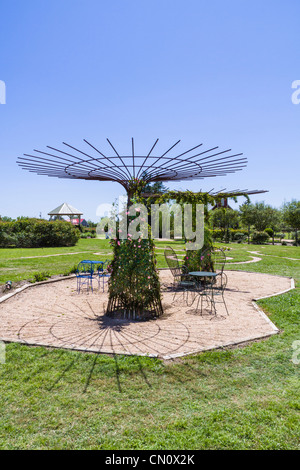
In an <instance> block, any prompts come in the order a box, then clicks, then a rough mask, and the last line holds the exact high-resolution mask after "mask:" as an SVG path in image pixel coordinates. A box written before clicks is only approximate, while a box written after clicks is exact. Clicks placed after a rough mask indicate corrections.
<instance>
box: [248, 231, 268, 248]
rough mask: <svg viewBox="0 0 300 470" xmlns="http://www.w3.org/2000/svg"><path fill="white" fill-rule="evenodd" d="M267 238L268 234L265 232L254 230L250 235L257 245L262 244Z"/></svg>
mask: <svg viewBox="0 0 300 470" xmlns="http://www.w3.org/2000/svg"><path fill="white" fill-rule="evenodd" d="M268 240H269V235H268V234H267V233H266V232H254V233H253V235H252V242H253V243H255V244H257V245H263V244H264V243H266V242H267V241H268Z"/></svg>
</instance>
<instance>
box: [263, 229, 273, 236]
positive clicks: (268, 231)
mask: <svg viewBox="0 0 300 470" xmlns="http://www.w3.org/2000/svg"><path fill="white" fill-rule="evenodd" d="M265 232H266V233H267V234H268V235H269V237H273V233H274V230H273V229H272V228H266V229H265Z"/></svg>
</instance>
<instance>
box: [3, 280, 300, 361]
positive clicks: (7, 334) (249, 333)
mask: <svg viewBox="0 0 300 470" xmlns="http://www.w3.org/2000/svg"><path fill="white" fill-rule="evenodd" d="M227 275H228V288H227V290H226V293H225V299H226V302H227V306H228V310H229V316H227V315H226V311H225V308H224V305H223V304H221V303H220V304H217V315H216V316H211V315H210V314H209V312H208V311H204V313H203V315H202V316H201V315H199V314H195V312H194V308H193V307H194V306H192V307H187V305H186V304H185V303H184V302H183V301H182V299H181V298H180V296H177V297H176V298H175V302H173V294H172V293H169V292H163V307H164V312H165V313H164V315H163V316H162V317H160V318H158V319H156V320H151V321H147V322H135V321H128V320H117V319H110V318H107V317H106V316H105V315H104V311H105V306H106V303H107V292H104V293H102V291H101V290H100V291H98V290H95V291H94V293H93V294H91V293H90V294H87V293H86V292H82V293H80V294H78V293H77V291H76V279H75V278H70V279H67V280H62V281H59V282H55V283H47V284H42V285H36V286H33V287H30V288H28V289H26V290H24V291H22V292H20V293H18V294H16V295H14V296H13V297H11V298H9V299H8V300H6V301H4V302H2V303H0V339H2V340H4V341H16V342H22V343H25V344H29V345H42V346H50V347H51V346H52V347H58V348H67V349H76V350H82V351H89V352H96V353H110V354H134V355H150V356H155V357H160V358H163V359H171V358H175V357H180V356H183V355H187V354H193V353H196V352H200V351H205V350H209V349H213V348H220V347H226V346H230V345H235V344H238V343H244V342H247V341H252V340H255V339H260V338H265V337H268V336H270V335H273V334H276V333H278V330H277V328H276V326H275V325H274V324H273V323H271V321H270V320H269V319H268V317H267V316H266V315H265V314H264V313H263V312H261V311H260V310H259V309H258V308H257V306H256V305H255V304H254V303H253V299H258V298H261V297H265V296H270V295H274V294H277V293H280V292H282V291H286V290H288V289H290V288H291V286H292V283H291V279H289V278H286V277H281V276H272V275H268V274H259V273H246V272H240V271H239V272H234V271H228V272H227ZM160 276H161V281H162V283H163V284H168V283H170V282H171V280H172V278H171V275H170V272H169V271H161V272H160ZM95 285H97V283H95Z"/></svg>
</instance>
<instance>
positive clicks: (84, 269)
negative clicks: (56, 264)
mask: <svg viewBox="0 0 300 470" xmlns="http://www.w3.org/2000/svg"><path fill="white" fill-rule="evenodd" d="M93 272H94V267H93V263H91V262H90V261H88V260H85V261H80V263H79V264H78V266H77V271H76V276H86V275H90V276H92V275H93Z"/></svg>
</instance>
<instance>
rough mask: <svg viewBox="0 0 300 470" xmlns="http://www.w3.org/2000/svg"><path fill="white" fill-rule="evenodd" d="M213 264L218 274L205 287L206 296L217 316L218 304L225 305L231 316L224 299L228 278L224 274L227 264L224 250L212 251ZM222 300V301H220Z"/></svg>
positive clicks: (214, 270)
mask: <svg viewBox="0 0 300 470" xmlns="http://www.w3.org/2000/svg"><path fill="white" fill-rule="evenodd" d="M210 256H211V262H212V268H213V272H215V273H216V276H215V277H214V278H212V280H211V283H210V284H207V285H206V286H205V295H206V296H207V297H208V298H209V299H210V303H211V310H212V313H213V312H214V314H215V315H216V313H217V311H216V303H218V302H222V303H224V306H225V309H226V313H227V315H229V312H228V309H227V305H226V302H225V298H224V291H225V289H226V286H227V282H228V279H227V276H226V274H225V273H224V268H225V264H226V254H225V251H224V250H223V249H221V248H220V249H213V250H212V251H211V254H210ZM219 299H220V300H219ZM201 311H202V306H201Z"/></svg>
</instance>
